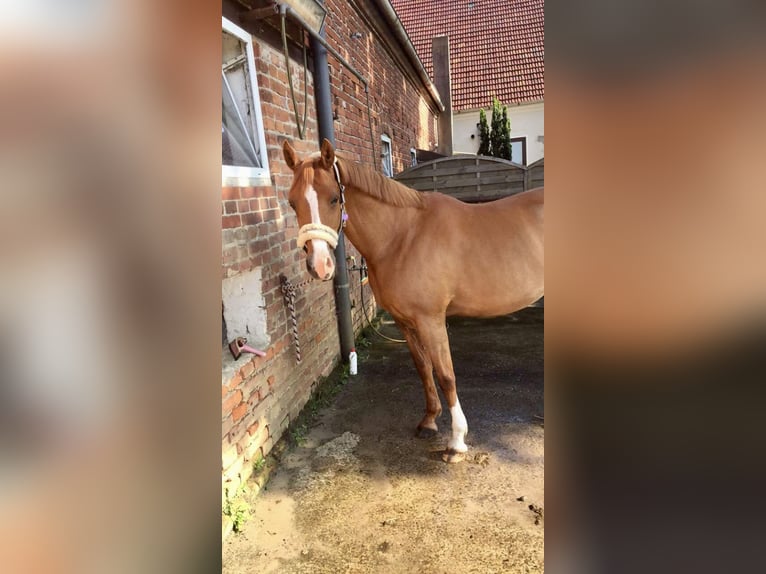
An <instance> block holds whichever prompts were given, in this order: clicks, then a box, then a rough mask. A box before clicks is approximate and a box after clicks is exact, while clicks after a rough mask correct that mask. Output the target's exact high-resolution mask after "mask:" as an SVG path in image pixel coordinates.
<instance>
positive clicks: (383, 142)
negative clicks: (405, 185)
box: [380, 134, 394, 177]
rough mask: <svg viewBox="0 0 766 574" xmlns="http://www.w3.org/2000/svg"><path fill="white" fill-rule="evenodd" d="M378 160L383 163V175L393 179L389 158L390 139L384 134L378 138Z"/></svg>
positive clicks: (392, 165) (392, 167)
mask: <svg viewBox="0 0 766 574" xmlns="http://www.w3.org/2000/svg"><path fill="white" fill-rule="evenodd" d="M380 146H381V150H380V159H381V160H382V162H383V175H385V176H386V177H394V164H393V159H392V158H391V138H390V137H388V136H387V135H386V134H383V135H382V136H380Z"/></svg>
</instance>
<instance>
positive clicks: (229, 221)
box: [221, 215, 242, 229]
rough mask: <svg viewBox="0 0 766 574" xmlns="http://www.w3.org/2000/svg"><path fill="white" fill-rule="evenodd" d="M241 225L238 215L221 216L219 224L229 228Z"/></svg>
mask: <svg viewBox="0 0 766 574" xmlns="http://www.w3.org/2000/svg"><path fill="white" fill-rule="evenodd" d="M241 225H242V219H241V218H240V216H239V215H226V216H224V217H222V218H221V226H222V227H223V228H224V229H231V228H233V227H239V226H241Z"/></svg>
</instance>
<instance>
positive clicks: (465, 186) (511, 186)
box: [394, 155, 545, 203]
mask: <svg viewBox="0 0 766 574" xmlns="http://www.w3.org/2000/svg"><path fill="white" fill-rule="evenodd" d="M544 169H545V165H544V159H540V160H538V161H536V162H535V163H533V164H531V165H529V166H523V165H519V164H517V163H513V162H510V161H508V160H505V159H499V158H495V157H487V156H477V155H457V156H452V157H443V158H439V159H435V160H433V161H429V162H426V163H422V164H420V165H416V166H414V167H411V168H409V169H406V170H404V171H403V172H401V173H399V174H397V175H396V176H395V178H394V179H396V180H397V181H399V182H401V183H403V184H404V185H406V186H409V187H411V188H413V189H416V190H418V191H439V192H441V193H444V194H447V195H451V196H453V197H455V198H457V199H459V200H461V201H466V202H471V203H474V202H484V201H492V200H494V199H499V198H501V197H505V196H507V195H513V194H514V193H519V192H521V191H525V190H528V189H533V188H535V187H541V186H542V185H543V182H544V179H545V178H544Z"/></svg>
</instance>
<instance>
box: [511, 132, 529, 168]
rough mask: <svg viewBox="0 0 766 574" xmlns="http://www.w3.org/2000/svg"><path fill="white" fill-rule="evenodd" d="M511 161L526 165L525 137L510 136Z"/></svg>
mask: <svg viewBox="0 0 766 574" xmlns="http://www.w3.org/2000/svg"><path fill="white" fill-rule="evenodd" d="M511 161H512V162H513V163H520V164H521V165H527V138H525V137H523V138H511Z"/></svg>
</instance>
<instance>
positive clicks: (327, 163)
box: [321, 138, 335, 169]
mask: <svg viewBox="0 0 766 574" xmlns="http://www.w3.org/2000/svg"><path fill="white" fill-rule="evenodd" d="M321 157H322V167H323V168H325V169H331V168H332V164H334V163H335V148H334V147H332V144H331V143H330V140H328V139H327V138H325V139H323V140H322V155H321Z"/></svg>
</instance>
